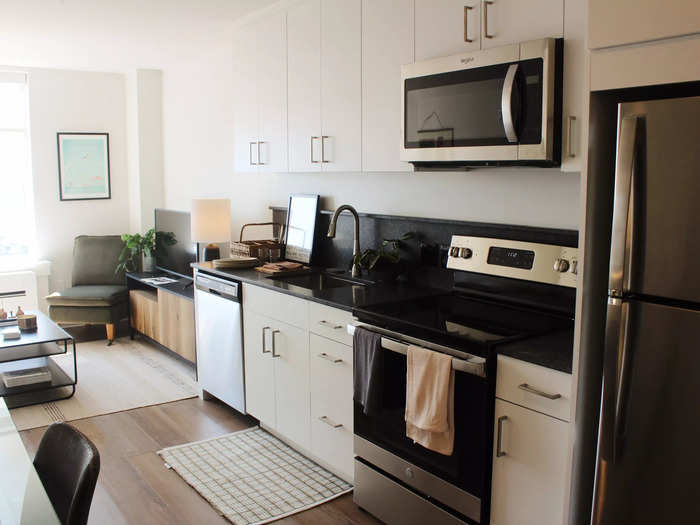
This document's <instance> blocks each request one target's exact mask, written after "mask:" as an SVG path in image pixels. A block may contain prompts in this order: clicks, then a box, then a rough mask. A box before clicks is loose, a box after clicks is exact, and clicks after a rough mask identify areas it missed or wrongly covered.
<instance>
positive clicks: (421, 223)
mask: <svg viewBox="0 0 700 525" xmlns="http://www.w3.org/2000/svg"><path fill="white" fill-rule="evenodd" d="M271 210H272V215H273V220H274V221H275V222H280V223H284V222H285V221H286V215H287V209H286V208H283V207H271ZM359 215H360V250H364V249H366V248H375V249H376V248H379V247H380V246H381V243H382V241H383V240H384V239H398V238H401V236H402V235H404V234H405V233H407V232H414V233H415V237H414V238H413V239H411V240H408V241H403V242H402V248H401V259H402V262H401V268H402V270H403V276H402V279H404V280H419V281H420V282H421V283H423V284H425V285H429V286H436V287H440V288H452V287H453V286H454V285H457V286H459V285H460V284H463V285H469V286H472V285H473V284H474V282H473V281H474V279H476V280H477V281H478V284H479V285H480V286H484V285H488V281H489V278H488V277H486V276H483V275H478V276H477V275H476V274H469V273H467V272H454V271H452V270H447V269H446V268H445V263H446V260H447V248H448V247H449V245H450V240H451V238H452V235H472V236H477V237H491V238H495V239H512V240H517V241H525V242H537V243H544V244H558V245H562V246H572V247H576V246H578V232H576V231H573V230H560V229H553V228H536V227H530V226H516V225H503V224H491V223H482V222H465V221H453V220H444V219H426V218H420V217H400V216H391V215H379V214H371V213H360V214H359ZM331 216H332V212H330V211H325V210H324V211H321V212H320V213H319V218H318V220H319V222H318V224H317V227H316V238H315V240H314V254H313V260H312V264H313V265H315V266H322V267H325V268H345V269H348V268H349V267H350V263H351V260H352V242H353V218H352V215H351V214H350V213H348V212H343V213H342V214H341V215H340V217H339V218H338V224H337V229H336V237H335V239H329V238H328V237H327V236H326V233H327V232H328V225H329V223H330V219H331ZM501 281H502V280H501ZM497 282H498V281H494V283H497ZM524 286H527V285H526V284H525V285H524ZM537 286H538V287H540V288H541V287H542V285H537ZM555 288H559V287H555ZM571 291H572V292H573V290H571Z"/></svg>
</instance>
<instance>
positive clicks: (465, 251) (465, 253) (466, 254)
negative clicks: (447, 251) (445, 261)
mask: <svg viewBox="0 0 700 525" xmlns="http://www.w3.org/2000/svg"><path fill="white" fill-rule="evenodd" d="M459 256H460V257H461V258H462V259H469V258H470V257H471V256H472V250H471V248H460V249H459Z"/></svg>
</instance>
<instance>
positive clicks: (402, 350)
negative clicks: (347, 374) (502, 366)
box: [347, 324, 486, 377]
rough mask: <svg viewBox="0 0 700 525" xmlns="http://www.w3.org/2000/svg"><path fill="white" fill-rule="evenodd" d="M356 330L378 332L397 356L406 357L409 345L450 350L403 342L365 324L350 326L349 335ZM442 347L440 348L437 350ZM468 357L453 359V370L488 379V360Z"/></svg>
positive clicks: (387, 346)
mask: <svg viewBox="0 0 700 525" xmlns="http://www.w3.org/2000/svg"><path fill="white" fill-rule="evenodd" d="M356 328H365V329H367V330H370V331H371V332H376V333H378V334H379V335H381V336H382V348H383V349H385V350H389V351H391V352H395V353H397V354H403V355H406V354H407V353H408V347H409V345H416V346H420V347H424V348H426V349H428V350H434V351H437V352H440V351H441V350H440V349H444V350H449V349H448V348H446V347H440V345H434V344H431V343H428V342H424V341H421V340H419V339H412V338H406V339H410V341H409V340H405V341H404V340H402V339H401V338H399V335H398V334H394V333H393V332H390V331H389V330H382V329H379V328H377V327H374V326H371V325H363V324H356V325H355V324H348V325H347V331H348V334H349V335H354V334H355V329H356ZM437 347H440V348H437ZM442 353H447V354H449V352H442ZM461 353H462V354H465V353H464V352H461ZM465 355H466V356H467V358H466V359H460V358H458V357H452V369H453V370H455V371H456V372H464V373H467V374H471V375H475V376H479V377H486V359H484V358H483V357H478V356H474V355H471V354H465Z"/></svg>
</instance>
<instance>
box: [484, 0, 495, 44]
mask: <svg viewBox="0 0 700 525" xmlns="http://www.w3.org/2000/svg"><path fill="white" fill-rule="evenodd" d="M490 5H493V2H492V1H491V0H484V2H483V6H484V7H483V10H484V38H493V35H489V6H490Z"/></svg>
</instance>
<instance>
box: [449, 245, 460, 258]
mask: <svg viewBox="0 0 700 525" xmlns="http://www.w3.org/2000/svg"><path fill="white" fill-rule="evenodd" d="M450 257H459V248H458V247H457V246H453V247H452V248H450Z"/></svg>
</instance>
